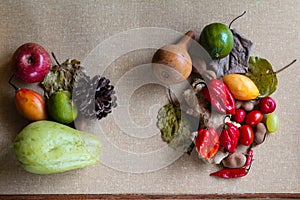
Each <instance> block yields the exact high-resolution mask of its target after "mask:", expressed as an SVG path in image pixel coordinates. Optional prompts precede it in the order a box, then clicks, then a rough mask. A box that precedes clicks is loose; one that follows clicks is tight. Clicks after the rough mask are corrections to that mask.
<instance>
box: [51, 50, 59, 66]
mask: <svg viewBox="0 0 300 200" xmlns="http://www.w3.org/2000/svg"><path fill="white" fill-rule="evenodd" d="M51 55H52V57H53V58H54V60H55V62H56V64H57V65H58V66H60V63H59V62H58V60H57V58H56V56H55V54H54V53H53V52H51Z"/></svg>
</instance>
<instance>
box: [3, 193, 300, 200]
mask: <svg viewBox="0 0 300 200" xmlns="http://www.w3.org/2000/svg"><path fill="white" fill-rule="evenodd" d="M237 198H238V199H256V198H260V199H262V198H268V199H270V198H271V199H300V193H245V194H179V195H176V194H174V195H172V194H166V195H164V194H24V195H13V194H11V195H0V199H1V200H18V199H21V200H23V199H32V200H40V199H51V200H72V199H90V200H93V199H237Z"/></svg>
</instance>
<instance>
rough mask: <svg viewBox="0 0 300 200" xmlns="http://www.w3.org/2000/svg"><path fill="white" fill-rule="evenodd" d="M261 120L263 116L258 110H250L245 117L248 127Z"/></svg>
mask: <svg viewBox="0 0 300 200" xmlns="http://www.w3.org/2000/svg"><path fill="white" fill-rule="evenodd" d="M262 119H263V114H262V112H260V111H259V110H252V111H251V112H249V113H248V114H247V115H246V118H245V122H246V124H248V125H250V126H255V125H256V124H258V123H259V122H261V120H262Z"/></svg>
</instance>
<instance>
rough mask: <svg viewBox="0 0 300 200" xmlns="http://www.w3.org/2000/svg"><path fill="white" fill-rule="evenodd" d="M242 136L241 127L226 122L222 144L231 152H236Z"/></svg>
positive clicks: (221, 136) (222, 133) (221, 139)
mask: <svg viewBox="0 0 300 200" xmlns="http://www.w3.org/2000/svg"><path fill="white" fill-rule="evenodd" d="M239 137H240V131H239V129H238V128H237V127H236V126H235V125H233V124H232V123H228V122H227V123H226V124H225V125H224V127H223V130H222V132H221V135H220V138H219V139H220V143H221V145H222V146H223V147H224V148H225V149H227V151H228V152H229V153H233V152H235V150H236V148H237V145H238V142H239Z"/></svg>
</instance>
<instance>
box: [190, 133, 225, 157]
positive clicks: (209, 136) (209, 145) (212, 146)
mask: <svg viewBox="0 0 300 200" xmlns="http://www.w3.org/2000/svg"><path fill="white" fill-rule="evenodd" d="M195 145H196V150H197V152H198V153H199V155H200V156H201V157H202V158H211V157H213V156H214V155H215V154H216V153H217V152H218V149H219V146H220V141H219V136H218V133H217V132H216V130H215V129H214V128H213V127H208V128H207V129H206V128H200V129H199V130H198V135H197V137H196V139H195Z"/></svg>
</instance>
